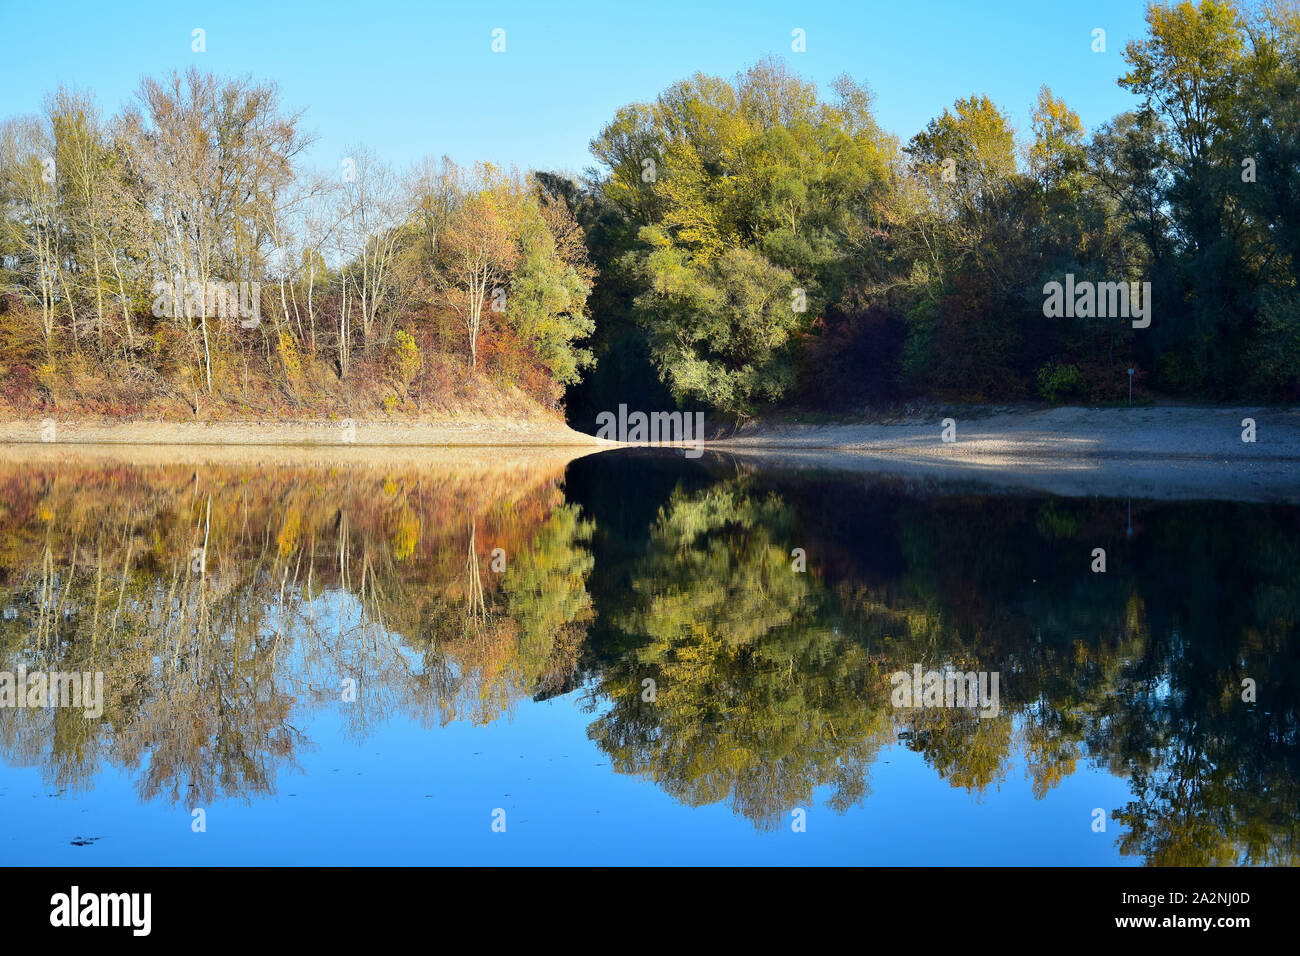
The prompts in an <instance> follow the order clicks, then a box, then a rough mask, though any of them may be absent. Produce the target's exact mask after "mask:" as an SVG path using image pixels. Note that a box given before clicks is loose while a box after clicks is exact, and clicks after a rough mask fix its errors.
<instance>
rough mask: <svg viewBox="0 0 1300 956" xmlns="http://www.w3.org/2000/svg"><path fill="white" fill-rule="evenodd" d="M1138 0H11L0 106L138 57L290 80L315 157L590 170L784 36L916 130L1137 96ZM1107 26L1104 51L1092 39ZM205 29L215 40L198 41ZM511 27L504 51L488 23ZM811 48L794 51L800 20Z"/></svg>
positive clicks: (111, 99)
mask: <svg viewBox="0 0 1300 956" xmlns="http://www.w3.org/2000/svg"><path fill="white" fill-rule="evenodd" d="M1144 9H1145V3H1144V2H1143V0H1100V2H1089V3H1081V2H1074V0H1069V2H1055V0H1053V2H1048V3H1043V2H1041V0H1040V2H1038V3H1033V2H1009V0H1001V2H999V0H988V2H971V0H965V2H924V0H913V2H898V0H885V2H877V0H857V2H816V0H800V2H769V0H758V2H748V3H726V4H724V3H712V2H710V3H704V2H678V0H652V2H637V0H632V2H629V0H601V2H590V0H581V2H566V0H558V2H554V3H539V2H536V0H534V2H524V3H514V2H479V3H444V2H393V3H384V2H381V0H373V2H360V0H352V2H331V0H322V2H312V3H305V2H275V0H261V2H252V3H250V2H244V0H229V2H208V3H166V4H164V3H140V2H129V0H128V2H123V3H120V4H118V3H114V4H111V5H110V4H107V3H104V2H103V0H99V2H94V3H89V2H80V0H73V2H61V3H58V4H56V5H49V4H39V3H32V2H30V0H0V22H3V23H4V24H5V29H6V33H7V34H8V35H9V36H10V37H11V42H9V43H8V44H6V51H5V57H4V62H3V65H0V71H2V72H3V82H2V83H0V116H11V115H15V114H21V113H31V112H35V111H37V110H39V108H40V106H41V102H42V99H43V97H44V95H45V94H46V93H47V92H49V91H51V90H53V89H54V88H56V87H57V86H58V85H59V84H61V83H62V84H65V85H68V86H72V87H77V88H81V89H88V90H91V91H93V92H94V93H95V94H96V95H97V97H98V99H99V101H100V103H101V105H102V106H103V108H104V110H105V112H106V113H109V112H112V111H114V110H116V109H117V108H119V107H120V106H121V105H122V104H123V103H125V102H127V101H129V100H130V99H131V97H132V96H133V94H134V91H135V89H136V87H137V86H138V84H139V81H140V78H141V77H142V76H145V75H157V74H161V73H165V72H168V71H170V70H173V69H184V68H186V67H188V66H189V65H191V64H196V65H198V66H199V67H200V68H202V69H206V70H211V71H213V72H216V73H220V74H244V73H252V74H253V75H254V76H256V77H258V78H265V79H272V80H275V81H276V82H277V83H279V85H280V90H281V97H282V103H283V105H284V106H285V107H287V108H289V109H293V110H297V109H305V110H306V117H305V124H306V126H307V128H309V129H311V130H313V131H314V132H315V133H316V134H317V135H318V141H317V144H316V146H315V147H314V149H313V151H312V153H311V155H310V160H311V161H312V162H313V163H315V164H316V165H319V166H321V167H328V166H332V165H334V164H336V163H337V162H338V160H339V158H340V157H342V156H344V155H346V154H347V152H348V146H349V145H350V144H352V143H365V144H367V145H369V146H370V147H371V148H372V149H374V150H375V151H376V152H377V153H379V154H380V155H381V156H383V157H384V158H385V159H387V160H389V161H390V162H392V163H394V164H395V165H398V166H404V165H406V164H407V163H410V162H413V161H415V160H417V159H419V158H420V157H421V156H423V155H426V154H431V155H435V156H436V155H441V154H444V153H445V154H447V155H450V156H451V157H452V158H453V159H455V160H456V161H457V162H461V163H468V162H472V161H474V160H477V159H490V160H493V161H495V162H498V163H502V164H505V165H509V164H516V165H518V166H520V167H521V168H538V169H568V170H572V171H581V170H582V169H584V168H586V167H587V166H589V165H590V164H591V162H592V160H591V158H590V156H589V154H588V151H587V144H588V142H589V141H590V139H591V137H592V136H593V135H594V134H595V133H596V132H597V131H598V130H599V129H600V127H601V126H602V125H603V124H604V123H605V122H606V121H607V120H608V119H609V118H610V117H611V116H612V115H613V113H614V111H615V110H616V109H617V108H618V107H619V106H621V105H623V104H625V103H629V102H633V101H637V100H649V99H653V98H654V97H655V95H656V94H657V93H658V92H659V91H660V90H662V89H663V88H664V87H665V86H667V85H668V84H670V83H672V82H674V81H676V80H678V79H681V78H683V77H686V76H689V75H690V74H692V73H694V72H696V71H703V72H706V73H714V74H720V75H723V76H728V77H729V76H732V75H734V74H735V73H736V72H737V71H738V70H740V69H742V68H744V67H745V66H747V65H749V64H752V63H753V62H755V61H756V60H758V59H760V58H761V57H763V56H766V55H770V54H778V55H783V56H784V57H785V58H786V60H787V62H788V63H789V65H790V66H791V67H792V68H793V69H794V70H795V71H796V72H798V73H799V74H801V75H802V76H805V77H807V78H809V79H812V80H814V81H816V82H817V83H818V84H819V85H820V86H822V87H826V86H827V85H828V84H829V82H830V81H831V79H833V78H834V77H835V76H836V75H838V74H839V73H842V72H848V73H850V74H852V75H853V76H854V77H855V78H857V79H859V80H862V79H865V80H866V81H867V82H868V83H869V84H870V86H871V87H872V89H873V90H874V91H875V93H876V98H877V102H876V108H877V114H878V117H879V119H880V121H881V122H882V124H883V125H884V126H885V127H886V128H887V129H889V130H890V131H892V132H894V133H896V134H898V135H900V136H901V137H902V138H903V139H907V138H908V137H910V136H911V135H912V134H914V133H915V132H917V131H918V130H919V129H920V128H921V127H922V126H923V125H924V124H925V122H926V121H927V120H928V119H930V118H931V117H932V116H934V115H936V114H937V113H939V112H940V111H941V110H942V109H943V107H945V106H947V105H950V104H951V103H952V101H953V100H954V99H956V98H957V97H958V96H965V95H969V94H971V93H987V94H988V95H989V96H990V97H992V98H993V100H994V101H995V102H996V103H998V105H999V106H1001V107H1002V108H1003V109H1005V110H1007V111H1008V113H1009V114H1010V116H1011V118H1012V121H1013V122H1014V123H1015V124H1016V126H1017V128H1018V129H1021V130H1024V129H1026V128H1027V126H1028V119H1029V112H1030V110H1031V108H1032V106H1033V103H1034V100H1035V97H1036V95H1037V91H1038V87H1039V86H1040V85H1041V84H1043V83H1047V84H1048V85H1049V86H1050V87H1051V88H1052V90H1053V91H1054V92H1055V93H1056V94H1057V95H1058V96H1063V97H1064V98H1065V100H1066V102H1067V103H1069V104H1070V105H1071V106H1072V107H1073V108H1074V109H1075V110H1077V111H1078V112H1079V114H1080V116H1081V117H1082V119H1083V122H1084V124H1085V125H1086V126H1088V127H1089V128H1093V127H1096V126H1097V125H1098V124H1100V123H1101V122H1103V121H1105V120H1106V119H1108V118H1110V117H1111V116H1112V115H1114V114H1115V113H1117V112H1120V111H1121V110H1124V109H1129V108H1131V107H1132V106H1133V105H1134V102H1135V101H1134V98H1133V97H1132V96H1131V95H1130V94H1128V93H1127V92H1125V91H1124V90H1121V89H1120V88H1119V87H1118V86H1116V84H1115V79H1116V78H1117V77H1118V76H1120V75H1121V74H1122V73H1123V72H1124V71H1125V67H1124V62H1123V48H1124V45H1125V43H1127V42H1128V41H1129V40H1131V39H1134V38H1138V37H1140V36H1142V35H1143V33H1144V28H1145V24H1144V20H1143V13H1144ZM1097 27H1100V28H1102V29H1104V30H1105V31H1106V52H1105V53H1094V52H1093V51H1092V49H1091V45H1092V35H1091V34H1092V31H1093V29H1094V28H1097ZM195 28H202V29H203V30H205V31H206V43H207V51H206V52H204V53H195V52H193V51H192V50H191V31H192V30H193V29H195ZM495 28H501V29H504V30H505V31H506V34H505V40H506V50H505V52H504V53H493V52H492V49H491V44H492V31H493V30H494V29H495ZM795 28H799V29H802V30H804V31H805V35H806V38H807V51H806V52H804V53H794V52H792V51H791V31H792V30H794V29H795Z"/></svg>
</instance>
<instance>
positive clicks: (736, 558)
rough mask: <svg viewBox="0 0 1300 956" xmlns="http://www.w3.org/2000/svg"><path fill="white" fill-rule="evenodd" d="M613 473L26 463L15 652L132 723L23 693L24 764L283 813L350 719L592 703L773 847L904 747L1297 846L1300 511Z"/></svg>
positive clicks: (662, 774)
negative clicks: (291, 782) (914, 683)
mask: <svg viewBox="0 0 1300 956" xmlns="http://www.w3.org/2000/svg"><path fill="white" fill-rule="evenodd" d="M607 458H608V456H596V457H594V458H588V459H583V460H581V461H579V462H575V463H574V464H573V465H571V466H570V467H569V475H570V478H569V481H568V482H567V484H566V481H565V469H564V464H563V462H560V463H559V464H552V465H547V464H538V465H536V466H532V467H526V468H518V467H514V468H507V467H504V466H493V465H488V464H474V465H472V466H466V465H463V464H462V465H460V466H457V467H450V466H445V465H420V464H418V463H414V464H406V465H400V466H396V465H395V466H394V467H393V468H391V469H388V470H380V469H375V468H373V467H372V468H360V467H349V466H330V467H325V466H307V465H301V466H295V467H287V466H286V467H278V468H272V469H269V470H261V471H259V470H255V469H252V468H249V467H241V466H237V465H221V464H218V465H205V466H197V467H195V466H157V467H130V466H126V465H120V464H116V463H111V462H110V463H99V464H94V463H83V464H59V465H55V464H49V465H39V464H38V465H32V464H28V465H26V466H17V465H6V466H3V467H0V485H2V489H0V491H2V494H0V606H2V607H3V610H4V613H3V617H2V618H0V670H7V671H14V670H16V669H17V668H18V666H19V665H25V666H26V668H27V669H28V670H35V669H38V668H39V669H45V670H49V669H54V670H77V671H100V670H102V671H104V672H105V712H104V717H103V719H102V720H100V721H98V722H94V721H87V720H86V719H84V718H83V717H82V715H81V712H80V711H79V710H73V709H66V710H65V709H57V708H56V709H51V710H27V709H8V708H5V709H0V755H3V758H4V759H5V760H6V761H7V762H9V763H11V764H19V765H33V766H39V767H41V769H42V771H43V773H44V775H45V777H46V778H47V780H48V781H49V782H50V783H51V784H52V785H53V786H55V787H57V788H58V789H60V790H82V789H86V788H89V787H90V785H91V784H92V782H93V780H94V778H95V776H96V774H98V773H99V772H100V771H101V770H102V769H104V768H105V767H107V766H117V767H121V768H125V769H126V770H128V771H129V772H130V773H131V775H132V777H133V779H134V780H135V781H136V787H137V790H138V793H139V796H140V798H141V799H142V800H155V799H157V800H167V801H171V802H180V801H182V800H184V801H185V802H186V803H187V804H191V805H192V804H196V803H202V802H210V801H212V800H214V799H216V798H219V797H239V798H243V799H246V800H249V801H252V800H255V799H258V798H261V797H265V796H267V795H269V794H272V793H274V792H275V789H276V781H277V778H278V776H279V775H280V774H281V773H282V772H284V771H285V770H286V769H289V768H293V767H295V766H296V765H297V759H298V756H299V754H301V753H303V752H304V750H305V749H307V748H309V747H311V746H313V743H314V741H312V740H311V739H310V738H309V733H310V728H311V722H312V717H313V715H314V714H316V713H318V712H320V711H322V710H324V709H333V710H335V711H337V712H338V713H339V714H340V715H341V716H342V718H343V719H344V721H345V733H346V734H347V735H348V736H349V737H351V738H353V739H361V738H364V737H365V736H366V735H367V734H368V733H370V732H371V730H372V729H373V728H375V727H376V726H378V725H380V724H382V723H384V722H386V721H389V720H393V719H399V718H400V719H405V720H413V721H418V722H419V723H420V724H421V725H423V726H426V727H428V728H431V729H432V728H434V727H436V726H439V725H443V724H446V723H448V722H451V721H466V722H470V723H473V724H480V725H483V724H488V723H491V722H492V721H495V720H497V719H498V718H499V717H501V716H503V715H506V716H508V715H509V714H510V713H512V712H513V711H514V710H515V708H517V707H518V706H519V704H520V702H521V701H524V700H526V699H530V698H531V699H547V698H551V697H554V696H557V695H562V694H568V693H570V692H573V691H575V690H578V689H581V694H580V698H581V700H582V702H583V703H584V704H585V705H586V706H587V707H589V708H591V710H592V712H593V713H592V718H591V720H590V722H589V726H588V734H589V736H590V737H591V738H592V740H594V741H595V742H596V744H597V746H599V747H600V748H601V749H602V750H603V751H604V752H605V753H607V754H608V755H609V757H610V760H611V764H612V766H613V768H614V769H615V770H616V771H617V772H619V773H624V774H634V775H637V776H639V777H642V778H643V779H646V780H648V781H652V782H653V784H654V785H655V786H657V787H659V788H662V789H663V790H665V791H666V792H668V793H670V794H671V795H672V796H674V797H675V798H676V799H678V800H680V801H682V802H684V803H687V804H689V805H692V806H700V805H706V804H714V803H720V802H725V803H726V804H727V805H728V806H730V807H731V809H732V810H733V812H735V813H737V814H740V815H742V816H743V817H745V818H747V819H749V820H751V821H752V822H753V823H754V825H755V826H757V827H759V828H760V829H764V830H770V829H773V828H775V827H777V826H779V825H781V824H782V822H783V820H784V819H785V818H786V816H787V815H788V812H789V810H790V809H791V808H792V807H795V806H801V805H802V806H808V805H810V804H811V803H812V801H814V800H815V799H818V798H819V797H820V796H823V795H824V799H825V800H826V802H827V804H828V805H829V806H830V807H831V808H833V809H834V810H836V811H839V812H847V811H849V810H850V809H851V808H853V807H856V806H861V805H862V804H863V803H864V802H865V801H867V800H869V797H870V793H871V789H870V781H871V770H872V767H873V765H874V764H875V762H876V761H877V759H879V757H880V755H881V753H882V751H884V750H885V749H886V748H889V747H893V746H900V745H901V746H905V747H907V748H909V749H910V750H912V751H915V752H917V753H918V754H920V755H921V756H922V757H923V758H924V760H925V761H926V763H927V764H928V765H929V766H930V767H931V768H932V770H933V774H934V784H935V785H936V786H951V787H958V788H962V789H965V790H968V791H970V792H971V793H972V794H973V795H974V796H975V797H976V798H977V799H978V798H979V796H980V794H982V793H985V792H987V790H988V788H990V787H997V786H1000V785H1003V784H1004V783H1006V782H1007V781H1008V776H1009V774H1010V773H1011V772H1012V770H1013V769H1016V768H1020V767H1023V768H1024V771H1025V772H1026V773H1027V774H1028V777H1029V786H1030V789H1031V790H1032V793H1033V795H1034V796H1035V797H1038V798H1042V797H1044V796H1045V795H1046V794H1048V793H1049V792H1050V791H1051V790H1052V789H1053V788H1055V787H1056V786H1057V785H1059V784H1060V783H1061V781H1063V780H1064V779H1066V778H1068V777H1069V776H1070V775H1071V774H1074V773H1076V772H1077V771H1078V769H1079V768H1080V767H1081V766H1084V765H1091V766H1096V767H1101V768H1104V769H1106V770H1107V771H1109V772H1110V773H1113V774H1115V775H1117V776H1119V777H1121V778H1123V779H1125V780H1126V781H1127V782H1128V788H1129V791H1130V796H1129V799H1128V801H1127V802H1126V803H1125V804H1124V805H1122V806H1120V807H1118V808H1116V809H1115V811H1114V815H1113V819H1114V820H1116V821H1118V822H1120V823H1122V824H1123V828H1122V833H1121V835H1120V836H1119V838H1118V839H1119V850H1120V852H1122V853H1124V854H1128V855H1133V856H1136V857H1139V858H1140V859H1142V860H1144V861H1145V862H1148V863H1151V864H1162V865H1163V864H1181V865H1199V864H1210V863H1232V862H1250V863H1288V864H1294V863H1295V862H1296V860H1297V837H1298V833H1297V826H1298V825H1297V822H1296V820H1297V810H1300V794H1298V793H1297V783H1296V781H1297V778H1298V777H1300V773H1298V772H1297V771H1300V766H1298V764H1300V760H1298V759H1297V757H1298V751H1297V746H1298V741H1297V711H1296V702H1297V700H1298V699H1300V651H1298V650H1297V648H1296V646H1295V643H1294V642H1295V639H1296V628H1297V625H1296V622H1297V620H1300V574H1297V572H1298V571H1300V534H1298V533H1297V532H1300V509H1298V508H1295V507H1291V506H1283V505H1268V506H1263V505H1244V504H1225V503H1218V504H1215V503H1204V502H1199V503H1194V504H1153V503H1142V502H1135V503H1134V505H1133V517H1132V522H1133V527H1134V533H1133V534H1132V535H1129V534H1127V533H1126V531H1127V526H1128V521H1129V518H1128V514H1127V510H1126V507H1125V503H1123V502H1119V503H1117V502H1112V501H1104V500H1095V499H1083V500H1061V499H1041V498H1030V497H1021V496H1013V495H989V494H982V495H975V494H970V493H964V492H961V493H954V492H952V491H945V490H943V489H920V490H918V489H916V488H909V487H907V486H905V485H904V484H903V483H901V482H900V481H895V480H885V479H873V480H865V479H862V478H855V479H848V478H830V477H825V476H823V477H820V478H816V479H800V480H794V479H785V478H782V479H778V478H776V477H773V476H772V475H769V474H765V473H762V472H752V471H746V470H743V469H736V468H734V467H733V468H721V467H719V466H715V467H714V468H713V470H712V471H711V472H707V473H706V472H705V471H704V470H703V469H702V468H701V466H699V465H693V466H688V465H684V464H681V463H680V462H679V463H678V464H677V465H672V466H667V465H665V464H664V462H663V461H662V460H657V461H653V462H651V461H650V460H649V459H639V460H638V459H627V458H625V459H623V460H622V462H621V463H620V462H619V461H618V460H617V459H609V460H604V459H607ZM629 461H630V462H631V464H629ZM1094 547H1103V548H1105V549H1106V550H1107V554H1108V565H1109V566H1108V570H1107V572H1106V573H1104V574H1097V573H1093V572H1092V571H1091V569H1090V561H1091V553H1092V549H1093V548H1094ZM795 548H802V549H804V550H805V552H806V553H807V555H808V564H807V570H806V571H804V572H799V571H796V570H795V566H794V561H793V558H792V556H791V551H792V549H795ZM496 549H501V550H500V551H499V552H497V551H496ZM494 555H495V557H494ZM494 564H495V568H500V567H502V565H504V570H496V569H495V568H494ZM915 664H920V665H921V666H922V667H924V668H925V669H944V668H946V667H951V668H953V669H955V670H961V671H971V670H982V671H997V672H999V673H1000V675H1001V702H1000V704H1001V707H1000V713H999V714H998V715H997V716H996V717H992V718H984V719H982V718H980V717H979V716H977V715H976V714H975V713H974V712H973V711H970V710H962V709H943V708H930V709H919V710H900V709H895V708H894V707H893V706H892V705H891V702H890V694H889V689H890V685H889V675H890V674H891V673H892V672H894V671H898V670H904V671H907V670H911V668H912V667H913V665H915ZM1245 678H1250V679H1252V680H1253V681H1254V682H1255V686H1256V687H1257V689H1258V690H1257V693H1258V695H1259V701H1258V703H1248V702H1243V700H1242V693H1241V689H1242V681H1243V680H1244V679H1245ZM348 680H351V681H354V682H355V686H356V688H357V696H356V700H355V702H344V700H343V697H344V688H345V687H346V683H345V682H346V681H348ZM647 682H653V683H652V684H650V683H647ZM647 688H653V693H652V694H651V693H648V692H647ZM648 697H649V698H652V699H647V698H648ZM484 732H487V731H484Z"/></svg>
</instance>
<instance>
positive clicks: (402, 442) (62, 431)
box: [0, 417, 614, 449]
mask: <svg viewBox="0 0 1300 956" xmlns="http://www.w3.org/2000/svg"><path fill="white" fill-rule="evenodd" d="M50 422H53V427H52V428H50V427H49V425H50ZM33 443H34V444H53V445H56V446H57V445H228V446H248V445H305V446H332V447H338V448H349V447H352V446H357V447H366V446H372V447H373V446H376V445H378V446H413V447H420V446H444V447H452V446H476V445H477V446H484V445H527V446H539V445H544V446H549V447H580V448H586V449H595V448H599V447H605V446H610V445H612V444H614V443H612V442H608V441H605V440H603V439H599V438H594V437H592V436H591V435H584V434H583V433H581V432H578V431H574V430H573V429H572V428H569V427H568V426H567V425H565V424H564V423H563V422H562V421H558V420H556V421H541V422H502V421H495V420H485V421H474V420H463V419H458V420H456V421H445V422H383V421H381V422H368V421H350V420H348V421H334V422H90V421H64V420H61V419H59V418H57V417H56V418H52V419H46V420H40V421H9V422H0V444H33Z"/></svg>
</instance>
